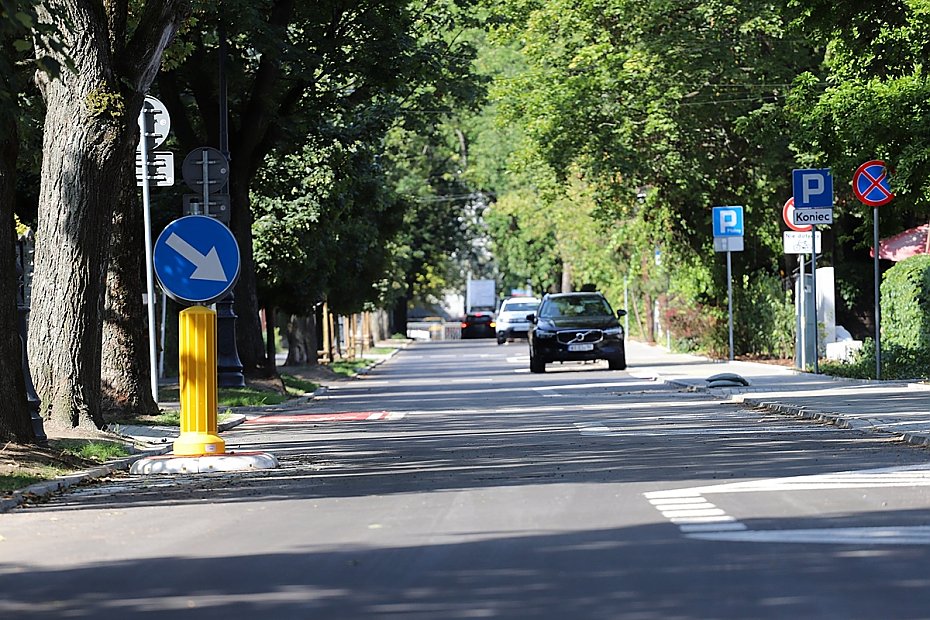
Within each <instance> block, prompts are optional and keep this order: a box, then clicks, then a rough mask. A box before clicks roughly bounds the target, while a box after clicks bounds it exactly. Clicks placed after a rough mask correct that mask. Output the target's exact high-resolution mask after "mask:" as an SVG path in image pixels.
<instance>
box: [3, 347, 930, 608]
mask: <svg viewBox="0 0 930 620" xmlns="http://www.w3.org/2000/svg"><path fill="white" fill-rule="evenodd" d="M629 361H630V364H631V369H630V370H631V371H635V366H636V360H635V359H630V360H629ZM224 438H225V439H226V441H227V450H237V449H262V450H267V451H269V452H272V453H274V454H275V455H276V456H277V457H278V459H279V460H280V462H281V467H280V468H278V469H275V470H266V471H261V472H254V473H237V474H202V475H196V476H148V477H133V476H129V475H128V474H126V475H118V476H115V477H113V478H111V479H108V480H104V481H100V482H97V483H94V484H92V485H89V486H85V487H82V488H78V489H75V490H72V491H71V492H67V493H65V494H63V495H61V496H58V497H56V498H55V499H53V500H52V501H50V502H48V503H45V504H42V505H38V506H29V507H24V508H19V509H16V510H13V511H12V512H9V513H6V514H0V537H2V538H0V617H16V618H40V617H44V618H134V617H163V618H164V617H169V618H188V617H189V618H198V619H199V618H255V617H264V618H268V619H275V620H277V619H283V618H314V619H322V618H332V619H340V620H341V619H353V618H398V619H408V618H415V619H432V618H436V619H442V620H452V619H459V618H514V619H522V618H552V619H560V620H562V619H566V618H570V619H572V620H575V619H586V618H598V619H621V618H630V619H637V620H643V619H653V618H655V619H659V618H661V619H667V618H701V619H705V618H733V619H736V618H787V617H798V618H814V617H816V618H842V619H844V620H845V619H850V618H927V617H930V612H928V610H930V571H928V570H927V567H928V566H930V562H928V561H930V546H928V545H930V463H928V453H927V451H926V449H922V448H915V447H910V446H905V445H901V444H897V443H892V442H890V441H888V440H887V439H885V438H879V437H877V436H870V435H866V434H859V433H857V432H854V431H847V430H842V429H838V428H835V427H831V426H823V425H818V424H816V423H811V422H804V421H799V420H796V419H792V418H786V417H781V416H778V415H773V414H768V413H766V412H764V411H760V410H752V409H746V408H742V407H740V406H738V405H734V404H730V403H722V402H719V401H717V400H714V398H713V397H711V396H708V395H705V394H700V393H694V392H684V391H677V390H675V389H673V388H670V387H668V386H666V385H664V384H658V383H655V382H652V381H648V380H643V379H636V378H634V377H633V376H632V375H631V374H630V373H628V372H616V371H613V372H612V371H609V370H607V368H606V364H566V365H564V366H559V365H557V364H556V365H550V366H549V369H548V372H546V373H545V374H544V375H532V374H530V373H529V372H528V357H527V355H526V347H525V344H522V343H514V344H509V345H506V346H497V345H496V344H494V342H493V341H491V340H487V341H464V342H448V343H442V342H437V343H423V344H418V345H415V346H412V347H410V348H408V349H406V350H404V351H402V352H401V353H400V354H399V355H397V356H395V357H394V358H393V359H391V360H390V361H388V362H387V363H385V364H382V365H381V366H379V367H378V368H377V369H376V370H375V372H373V373H371V374H369V375H367V376H365V377H363V378H360V379H358V380H356V381H352V382H349V383H346V384H342V385H339V386H338V387H335V388H333V389H331V390H329V391H328V392H327V393H326V395H325V396H324V397H323V398H320V399H317V400H315V401H314V402H313V403H312V404H311V405H310V406H309V407H305V408H304V409H302V410H300V411H295V410H282V411H279V412H276V413H275V414H274V415H269V416H266V417H264V418H258V419H253V420H250V421H249V422H248V423H246V424H243V425H241V426H239V427H237V428H235V429H233V430H232V431H230V432H227V433H224Z"/></svg>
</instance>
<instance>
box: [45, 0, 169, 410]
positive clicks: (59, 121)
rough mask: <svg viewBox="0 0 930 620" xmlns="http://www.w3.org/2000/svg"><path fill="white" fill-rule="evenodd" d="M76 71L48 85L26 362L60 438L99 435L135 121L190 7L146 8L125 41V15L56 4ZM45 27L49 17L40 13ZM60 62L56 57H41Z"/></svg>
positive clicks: (80, 0)
mask: <svg viewBox="0 0 930 620" xmlns="http://www.w3.org/2000/svg"><path fill="white" fill-rule="evenodd" d="M55 6H56V11H58V15H60V16H61V17H63V18H64V19H65V20H66V21H67V23H69V24H70V28H69V29H68V30H67V31H65V32H63V33H62V36H63V38H64V39H65V40H64V44H65V45H64V47H65V49H67V50H68V54H69V59H70V61H71V62H73V64H74V66H75V70H74V71H63V72H62V74H61V77H60V78H58V79H55V80H51V81H47V80H45V81H41V83H40V87H41V89H42V94H43V96H44V98H45V101H46V107H47V110H48V112H47V114H46V118H45V126H44V137H43V154H44V157H43V160H42V183H41V188H40V192H39V225H38V230H37V232H36V240H37V247H36V254H35V280H34V283H35V284H34V288H33V304H32V314H31V321H30V330H29V352H30V362H31V368H32V374H33V379H34V382H35V386H36V391H37V392H38V394H39V397H40V398H41V400H42V409H41V411H42V415H43V417H44V418H46V419H48V420H49V421H51V422H52V423H53V424H58V425H61V426H65V427H75V426H85V427H100V426H102V425H103V418H102V414H101V408H100V405H101V367H102V362H101V347H102V340H103V337H102V335H103V330H102V324H103V301H104V292H105V290H106V275H107V269H106V267H107V257H108V249H109V244H110V232H111V228H112V221H113V216H114V213H115V211H116V204H117V202H118V200H119V198H120V193H119V191H113V188H114V187H116V188H121V187H123V185H124V184H125V183H127V182H129V181H128V180H127V178H131V176H132V175H133V167H134V163H133V162H134V152H135V148H136V145H137V143H138V135H139V134H138V126H137V119H138V115H139V111H140V110H141V108H142V101H143V99H144V95H145V93H146V92H147V91H148V89H149V86H150V85H151V83H152V80H153V79H154V76H155V74H156V72H157V71H158V67H159V65H160V63H161V56H162V53H163V51H164V49H165V47H166V46H167V45H168V43H169V42H170V40H171V38H172V37H173V36H174V33H175V32H176V31H177V29H178V28H179V27H180V24H181V20H182V18H183V15H184V13H185V12H186V8H187V3H186V2H183V1H182V0H165V1H164V2H149V3H146V4H145V6H144V8H143V11H142V13H141V14H140V16H139V21H138V24H137V26H136V28H135V30H134V31H133V33H132V38H131V39H129V40H127V38H126V35H127V33H126V32H124V31H123V29H124V28H125V24H126V20H125V19H124V17H125V15H124V13H125V12H126V11H127V10H128V5H127V4H125V3H113V4H100V3H96V2H90V1H89V0H60V1H59V2H56V4H55ZM39 11H40V15H41V16H42V18H43V19H44V20H50V19H51V17H50V16H49V14H48V11H47V10H46V8H45V7H43V6H40V7H39ZM41 51H42V52H44V53H47V54H49V55H50V56H52V57H54V58H56V59H57V60H59V61H60V62H61V63H62V64H63V65H64V64H65V59H64V58H63V57H62V56H61V55H60V54H59V53H58V52H56V51H55V50H53V49H45V50H41Z"/></svg>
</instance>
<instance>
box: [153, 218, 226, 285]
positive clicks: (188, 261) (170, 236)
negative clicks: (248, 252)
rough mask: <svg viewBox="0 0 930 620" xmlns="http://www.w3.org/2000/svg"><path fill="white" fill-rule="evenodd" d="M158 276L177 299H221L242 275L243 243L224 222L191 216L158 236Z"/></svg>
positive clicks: (175, 221) (155, 259) (156, 246)
mask: <svg viewBox="0 0 930 620" xmlns="http://www.w3.org/2000/svg"><path fill="white" fill-rule="evenodd" d="M152 259H153V262H154V263H155V275H156V276H158V282H159V283H160V284H161V287H162V288H163V289H164V290H165V293H166V294H167V295H168V296H169V297H171V298H172V299H174V300H175V301H178V302H181V303H188V304H209V303H212V302H214V301H216V300H218V299H221V298H222V297H223V296H224V295H226V293H228V292H229V290H230V289H231V288H232V287H233V285H234V284H235V283H236V279H237V278H238V277H239V245H238V244H237V243H236V238H235V237H233V234H232V232H231V231H230V230H229V229H228V228H226V226H225V225H224V224H222V223H221V222H219V221H218V220H215V219H213V218H212V217H207V216H205V215H188V216H187V217H182V218H181V219H178V220H174V221H173V222H171V223H170V224H168V225H167V226H166V227H165V229H164V230H163V231H162V232H161V234H160V235H158V240H157V241H156V242H155V249H154V251H153V255H152Z"/></svg>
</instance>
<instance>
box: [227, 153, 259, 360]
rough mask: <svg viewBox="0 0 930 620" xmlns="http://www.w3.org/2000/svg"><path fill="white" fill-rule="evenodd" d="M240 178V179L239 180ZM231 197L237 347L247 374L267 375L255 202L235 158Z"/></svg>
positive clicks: (231, 174) (243, 173) (246, 175)
mask: <svg viewBox="0 0 930 620" xmlns="http://www.w3.org/2000/svg"><path fill="white" fill-rule="evenodd" d="M237 179H239V180H238V181H237ZM230 180H231V189H232V191H231V192H230V200H231V201H232V221H231V224H230V226H231V229H232V232H233V235H234V236H235V237H236V241H238V242H239V255H240V258H239V260H240V269H239V281H238V282H237V283H236V290H235V296H236V299H235V303H234V306H233V308H234V310H235V312H236V316H237V317H238V318H237V319H236V348H237V350H238V353H239V360H240V361H241V362H242V369H243V372H245V373H246V374H247V375H252V376H255V375H265V374H267V372H268V360H267V359H266V357H265V343H264V342H263V339H262V323H261V320H260V318H259V316H258V308H259V305H258V286H257V282H256V278H255V261H254V259H253V255H252V204H251V202H250V201H249V192H248V185H249V182H250V180H251V175H250V174H248V173H247V172H246V171H245V170H243V169H242V167H239V168H238V169H237V166H236V165H235V161H233V162H232V163H231V170H230Z"/></svg>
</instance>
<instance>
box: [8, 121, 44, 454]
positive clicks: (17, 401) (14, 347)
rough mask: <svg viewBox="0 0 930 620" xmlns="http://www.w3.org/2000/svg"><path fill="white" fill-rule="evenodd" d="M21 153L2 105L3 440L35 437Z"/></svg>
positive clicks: (28, 440)
mask: <svg viewBox="0 0 930 620" xmlns="http://www.w3.org/2000/svg"><path fill="white" fill-rule="evenodd" d="M18 154H19V136H18V134H17V131H16V118H15V117H14V115H13V111H12V109H11V108H8V107H6V106H0V398H2V399H3V406H2V407H0V440H2V441H16V442H20V443H30V442H34V441H35V440H36V436H35V433H34V431H33V428H32V420H31V418H30V413H29V408H28V403H27V400H26V382H25V378H24V375H23V365H22V354H23V349H22V347H23V343H22V341H21V340H20V334H19V324H18V318H19V317H18V315H17V312H18V310H17V307H16V305H17V304H16V300H17V299H18V292H19V291H18V288H19V282H18V281H17V277H16V255H15V252H16V233H15V228H14V224H13V202H14V199H15V195H16V191H15V190H16V160H17V157H18Z"/></svg>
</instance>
